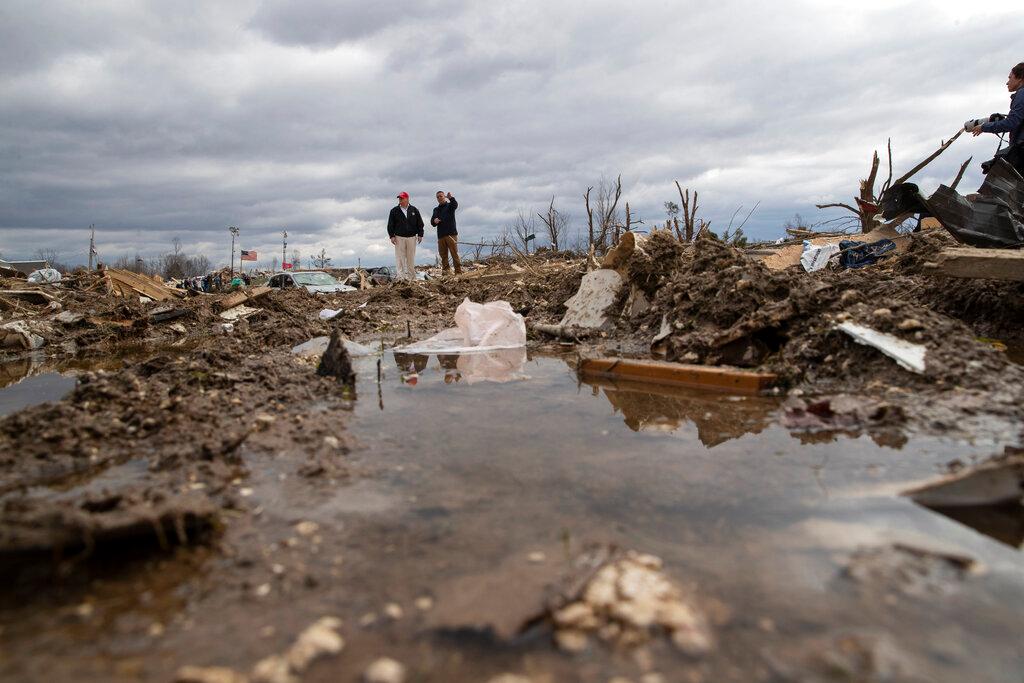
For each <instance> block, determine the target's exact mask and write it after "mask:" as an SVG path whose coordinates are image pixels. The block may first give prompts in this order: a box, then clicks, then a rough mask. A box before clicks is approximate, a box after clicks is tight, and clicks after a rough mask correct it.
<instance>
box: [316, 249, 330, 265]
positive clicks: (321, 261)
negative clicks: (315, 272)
mask: <svg viewBox="0 0 1024 683" xmlns="http://www.w3.org/2000/svg"><path fill="white" fill-rule="evenodd" d="M313 265H314V266H316V267H317V268H328V267H330V265H331V257H330V256H328V255H327V250H326V249H323V248H321V249H320V253H319V254H316V255H315V256H314V257H313Z"/></svg>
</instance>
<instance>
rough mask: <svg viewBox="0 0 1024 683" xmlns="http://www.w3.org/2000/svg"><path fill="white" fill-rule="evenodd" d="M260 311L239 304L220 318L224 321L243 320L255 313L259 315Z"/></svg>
mask: <svg viewBox="0 0 1024 683" xmlns="http://www.w3.org/2000/svg"><path fill="white" fill-rule="evenodd" d="M259 311H260V309H258V308H250V307H249V306H246V305H245V304H239V305H237V306H235V307H234V308H229V309H227V310H226V311H224V312H223V313H221V314H220V317H221V318H223V319H224V320H241V319H242V318H248V317H249V316H250V315H252V314H253V313H258V312H259Z"/></svg>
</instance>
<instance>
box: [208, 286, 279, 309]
mask: <svg viewBox="0 0 1024 683" xmlns="http://www.w3.org/2000/svg"><path fill="white" fill-rule="evenodd" d="M272 290H273V287H253V288H252V289H247V290H246V289H240V290H238V291H237V292H232V293H231V294H228V295H227V296H226V297H224V298H223V299H221V300H220V301H218V302H217V307H218V308H220V310H222V311H226V310H228V309H229V308H234V307H235V306H239V305H241V304H244V303H246V302H250V301H256V300H257V299H259V298H261V297H263V296H265V295H266V294H267V293H268V292H270V291H272Z"/></svg>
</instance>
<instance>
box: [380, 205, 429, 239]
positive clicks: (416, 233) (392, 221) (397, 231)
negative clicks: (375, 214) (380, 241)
mask: <svg viewBox="0 0 1024 683" xmlns="http://www.w3.org/2000/svg"><path fill="white" fill-rule="evenodd" d="M408 210H409V216H408V217H406V215H405V214H404V213H403V212H402V207H401V206H396V207H395V208H393V209H391V214H390V215H389V216H388V237H423V217H422V216H420V211H419V209H417V208H416V207H415V206H413V205H412V204H410V205H409V209H408Z"/></svg>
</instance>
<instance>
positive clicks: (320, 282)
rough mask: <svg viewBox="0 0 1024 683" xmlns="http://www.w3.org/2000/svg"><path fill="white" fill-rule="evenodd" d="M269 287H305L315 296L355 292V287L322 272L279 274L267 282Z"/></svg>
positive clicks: (308, 271)
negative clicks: (318, 294)
mask: <svg viewBox="0 0 1024 683" xmlns="http://www.w3.org/2000/svg"><path fill="white" fill-rule="evenodd" d="M267 286H268V287H275V288H278V289H292V288H294V287H304V288H305V289H306V291H308V292H312V293H314V294H317V293H324V294H329V293H332V292H354V291H355V289H356V288H355V287H350V286H348V285H346V284H342V283H341V282H338V281H337V280H335V279H334V278H333V277H331V276H330V275H329V274H327V273H325V272H323V271H322V270H299V271H295V272H294V273H277V274H276V275H274V276H273V277H271V278H270V280H268V281H267Z"/></svg>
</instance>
